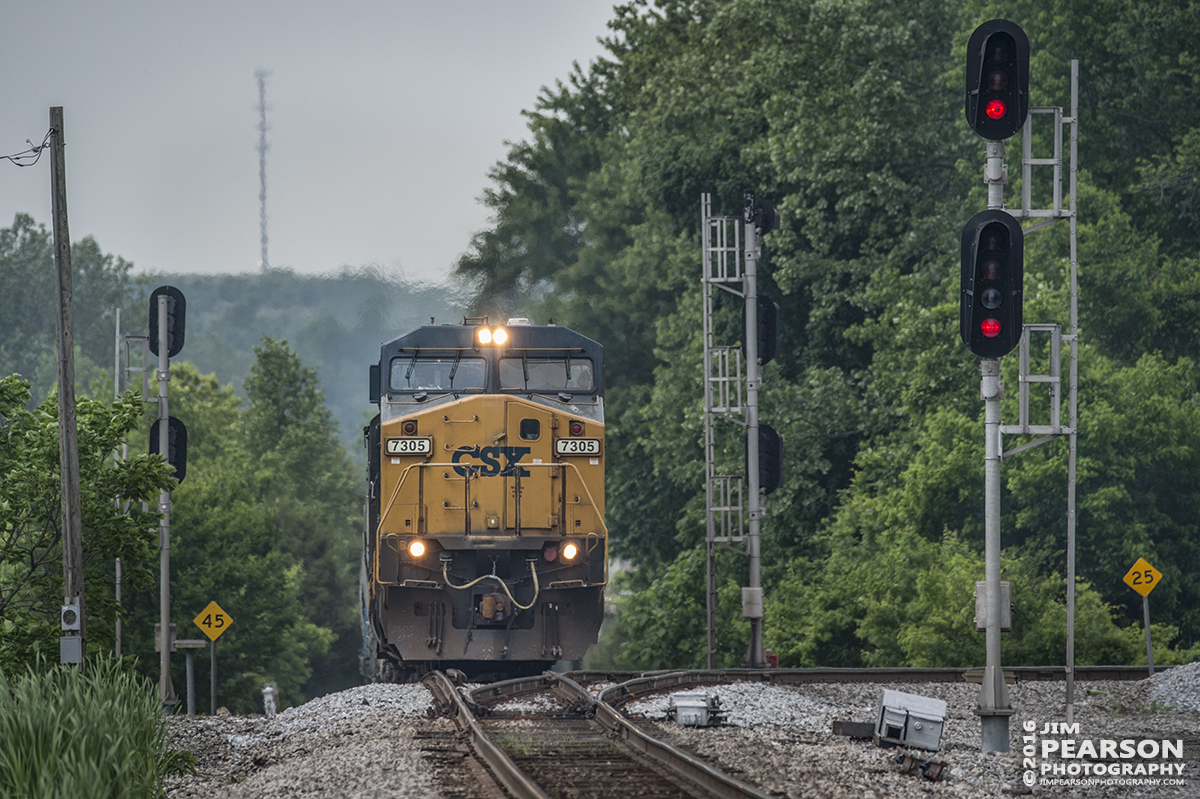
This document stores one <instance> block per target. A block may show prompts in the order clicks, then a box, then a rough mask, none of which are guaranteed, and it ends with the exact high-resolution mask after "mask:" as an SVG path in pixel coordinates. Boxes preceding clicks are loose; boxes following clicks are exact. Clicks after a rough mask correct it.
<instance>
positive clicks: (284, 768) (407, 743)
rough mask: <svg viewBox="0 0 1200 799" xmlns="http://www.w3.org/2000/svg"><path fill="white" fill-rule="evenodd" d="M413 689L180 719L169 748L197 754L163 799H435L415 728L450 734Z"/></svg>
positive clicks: (375, 689) (358, 692) (359, 691)
mask: <svg viewBox="0 0 1200 799" xmlns="http://www.w3.org/2000/svg"><path fill="white" fill-rule="evenodd" d="M429 706H430V696H429V692H428V691H426V690H425V689H424V688H423V687H421V686H420V685H364V686H361V687H358V688H352V689H350V690H347V691H342V692H340V693H336V694H330V695H329V696H324V697H321V698H319V699H314V700H312V701H311V702H308V703H307V704H305V705H301V706H300V707H295V708H289V709H288V710H285V711H283V712H282V713H280V714H279V715H277V716H275V717H274V718H266V717H264V716H208V717H196V718H187V717H186V716H184V717H178V718H176V719H174V720H173V721H172V726H173V729H174V731H175V733H176V738H175V740H174V742H173V744H172V746H173V747H174V748H176V749H184V750H187V751H189V752H192V753H194V754H195V755H196V758H197V760H198V761H199V765H198V768H197V770H198V771H199V777H182V778H178V779H175V780H173V781H172V782H171V783H170V784H168V786H167V795H168V796H169V797H172V799H177V798H180V797H206V799H208V798H210V797H211V798H212V799H218V798H219V799H248V798H249V797H261V796H271V797H275V796H278V797H287V796H302V797H381V799H384V798H386V799H390V798H392V797H395V798H396V799H410V798H411V799H426V798H427V797H436V796H439V795H440V790H439V788H438V786H437V783H436V781H435V778H434V775H433V771H432V769H431V768H430V766H429V764H428V763H426V762H425V761H424V760H423V758H422V757H421V753H420V751H418V749H417V747H416V746H415V745H414V738H415V734H416V732H417V731H418V730H420V729H434V730H445V731H449V730H452V729H453V723H452V722H451V721H449V720H448V719H437V720H429V719H427V718H426V712H427V710H428V708H429Z"/></svg>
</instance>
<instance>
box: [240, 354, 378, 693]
mask: <svg viewBox="0 0 1200 799" xmlns="http://www.w3.org/2000/svg"><path fill="white" fill-rule="evenodd" d="M254 354H255V364H254V367H253V368H252V369H251V370H250V374H249V375H248V376H247V377H246V395H247V397H248V398H249V406H248V407H247V409H246V412H245V414H244V415H243V417H242V419H241V421H240V423H239V429H238V436H239V437H240V439H241V441H242V442H243V445H244V446H245V448H246V452H247V455H248V456H249V458H250V463H251V464H252V468H253V469H254V470H255V472H257V476H258V480H257V481H256V483H257V485H258V486H259V489H258V500H259V502H261V503H262V504H263V506H264V507H266V508H268V509H269V510H270V512H271V514H272V519H273V523H274V526H275V529H276V531H277V535H278V547H279V550H280V552H282V553H283V554H284V555H285V556H287V557H288V558H289V559H290V561H291V562H292V563H294V564H296V566H298V567H300V568H301V569H302V572H300V576H299V577H298V579H299V580H300V585H301V592H302V595H303V596H304V597H305V603H306V606H307V610H306V613H307V615H308V617H309V619H310V620H311V621H312V622H314V623H315V624H317V625H318V626H320V627H323V628H326V629H329V630H331V631H333V633H334V634H335V636H336V639H335V642H334V645H333V648H332V649H331V650H330V653H329V656H328V658H327V659H323V658H316V659H314V663H313V666H314V676H313V679H312V682H311V684H310V685H309V690H310V691H315V692H319V693H325V692H327V691H329V690H336V689H341V688H346V687H349V686H350V685H353V684H355V683H356V682H357V681H358V665H357V658H358V651H359V649H360V647H361V642H362V641H361V639H362V635H361V618H360V615H359V603H358V563H359V557H358V550H359V546H360V542H361V540H362V533H361V529H360V526H361V524H362V502H363V499H362V491H361V490H360V484H359V479H358V476H357V475H356V474H355V473H354V470H353V468H352V466H351V464H350V460H349V458H348V457H347V455H346V450H345V447H344V446H343V445H342V444H341V442H340V441H339V440H338V435H337V424H336V423H335V422H334V421H333V417H332V415H331V414H330V413H329V411H328V410H327V409H326V407H325V398H324V392H323V391H322V389H321V387H320V384H319V382H318V381H317V374H316V371H315V370H314V369H311V368H309V367H306V366H305V365H304V364H302V363H301V361H300V358H299V357H298V356H297V355H296V353H295V351H294V350H292V349H291V348H290V347H288V345H287V342H286V341H280V340H276V339H274V338H272V337H271V336H264V337H263V341H262V346H259V347H255V348H254Z"/></svg>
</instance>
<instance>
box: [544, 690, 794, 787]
mask: <svg viewBox="0 0 1200 799" xmlns="http://www.w3.org/2000/svg"><path fill="white" fill-rule="evenodd" d="M556 676H557V678H558V685H559V686H561V687H563V688H565V689H567V690H568V691H569V692H570V693H571V694H573V695H574V697H575V698H576V701H577V702H585V701H586V702H587V703H589V704H590V705H591V706H592V708H593V710H594V712H595V718H596V721H598V722H599V723H600V724H603V725H604V726H605V727H606V728H608V729H609V730H610V731H611V732H612V733H614V734H615V735H616V736H617V737H618V738H620V739H621V741H622V742H623V743H624V744H625V745H626V746H628V747H629V748H631V749H633V750H634V751H636V752H640V753H641V754H643V755H645V756H647V757H649V758H651V759H652V760H654V761H656V762H657V763H659V764H660V765H662V766H663V767H664V768H667V769H669V770H670V771H672V772H674V773H676V774H679V775H680V776H682V777H684V778H685V779H687V780H688V781H689V782H692V783H694V784H696V785H699V786H700V787H702V788H704V789H705V790H707V791H708V792H710V793H711V794H713V795H714V796H717V797H720V798H721V799H771V795H770V794H767V793H763V792H762V791H760V790H759V789H758V788H755V787H754V786H753V785H749V784H748V783H745V782H742V781H741V780H739V779H737V778H736V777H731V776H730V775H728V774H726V773H725V772H723V771H719V770H717V769H715V768H713V767H712V766H710V765H709V764H708V763H705V762H704V761H703V760H701V759H700V758H698V757H696V756H695V755H691V754H688V753H687V752H685V751H683V750H682V749H679V748H677V747H674V746H672V745H671V744H669V743H667V742H666V741H662V740H659V739H658V738H655V737H654V736H652V735H650V734H648V733H646V732H645V731H643V730H642V729H640V728H639V727H637V726H636V725H634V724H631V723H630V722H629V721H627V720H626V719H625V717H624V716H622V715H621V713H620V712H619V711H618V710H616V709H615V708H614V707H613V706H612V705H610V704H608V703H607V702H606V701H604V695H605V694H606V693H607V692H608V691H609V690H612V689H611V688H610V689H607V690H605V691H601V693H600V697H599V698H593V697H592V695H591V692H589V691H588V690H587V689H586V688H584V687H583V686H581V685H580V684H579V683H577V682H575V681H574V680H572V679H571V678H570V677H568V676H565V675H556Z"/></svg>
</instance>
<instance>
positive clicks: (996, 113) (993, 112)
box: [983, 100, 1008, 119]
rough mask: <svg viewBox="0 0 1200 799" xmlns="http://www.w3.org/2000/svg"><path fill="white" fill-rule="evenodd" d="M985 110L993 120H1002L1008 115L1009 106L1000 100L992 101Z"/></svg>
mask: <svg viewBox="0 0 1200 799" xmlns="http://www.w3.org/2000/svg"><path fill="white" fill-rule="evenodd" d="M983 110H984V113H985V114H987V115H988V116H989V117H991V118H992V119H1001V118H1003V117H1004V115H1005V114H1007V113H1008V106H1006V105H1005V104H1004V103H1003V102H1002V101H1000V100H991V101H989V102H988V104H987V105H986V106H985V107H984V109H983Z"/></svg>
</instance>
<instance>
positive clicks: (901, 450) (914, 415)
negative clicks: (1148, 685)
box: [457, 0, 1200, 667]
mask: <svg viewBox="0 0 1200 799" xmlns="http://www.w3.org/2000/svg"><path fill="white" fill-rule="evenodd" d="M1198 8H1200V6H1198V5H1197V4H1196V3H1194V2H1185V3H1174V4H1166V3H1142V4H1131V3H1125V2H1120V1H1119V0H1111V1H1109V2H1102V3H1101V7H1100V8H1096V7H1095V6H1094V5H1087V6H1084V5H1080V4H1078V3H1072V2H1067V0H1050V2H1038V3H1034V2H1024V1H1023V0H1019V1H1018V2H1013V3H1006V4H1004V7H1003V8H1002V9H997V8H996V7H995V6H994V4H993V5H988V4H983V3H979V4H976V3H971V4H966V5H963V4H960V3H951V2H949V1H948V0H916V2H912V0H909V1H908V2H897V0H854V1H853V2H841V3H819V2H814V1H813V0H657V1H656V2H653V3H651V2H648V0H637V1H636V2H630V3H626V4H624V5H621V6H618V7H617V9H616V11H615V18H614V19H613V21H612V22H611V23H610V27H611V29H612V31H613V35H612V36H611V38H610V39H608V40H607V46H608V51H609V56H608V57H607V58H605V59H602V60H599V61H597V62H596V63H594V64H592V65H591V66H590V67H589V68H588V69H587V70H583V69H577V70H576V71H575V73H574V74H573V75H572V76H571V77H570V79H569V80H568V81H567V82H566V83H560V84H558V85H557V86H556V87H555V88H554V89H552V90H546V91H545V92H544V93H543V95H542V97H541V98H540V99H539V102H538V103H537V105H536V107H535V108H534V110H532V111H530V112H528V114H527V115H528V118H529V128H530V137H529V138H528V139H527V140H526V141H524V142H520V143H518V144H516V145H514V146H513V148H512V150H511V152H510V154H509V158H508V160H507V161H506V162H504V163H501V164H499V165H498V166H497V167H496V168H495V170H493V173H492V178H493V181H494V186H493V188H491V189H490V190H489V191H488V192H487V193H486V195H485V197H484V201H485V202H486V203H487V204H488V205H489V207H490V208H491V209H492V210H493V212H494V214H495V222H494V225H493V226H492V227H491V228H489V229H487V230H484V231H481V232H480V233H479V234H477V235H476V237H475V239H474V241H473V248H472V251H471V252H470V253H469V254H468V255H466V256H465V257H464V258H463V259H462V261H461V262H460V263H459V265H458V269H457V274H458V275H459V276H460V277H462V278H463V279H465V280H467V281H468V283H469V284H470V285H472V286H473V287H474V288H475V290H476V295H475V300H474V303H475V306H476V307H477V309H478V310H480V311H481V312H487V311H489V310H491V309H503V310H504V311H513V310H519V311H521V312H523V314H522V315H530V316H534V317H535V318H539V320H540V321H547V320H548V319H550V318H553V319H554V321H556V322H558V323H560V324H567V325H571V326H573V327H575V328H577V329H579V330H581V331H582V332H584V333H586V334H587V335H590V336H593V337H595V338H596V339H598V340H600V341H601V342H603V343H604V344H605V348H606V349H605V353H606V356H607V360H608V363H607V373H608V374H609V375H610V380H609V384H608V395H607V403H608V412H607V419H608V447H607V455H608V465H609V473H608V493H609V497H608V508H609V510H610V515H611V520H610V530H612V532H613V541H612V544H613V550H614V552H616V553H618V554H620V555H621V556H623V557H628V558H631V559H633V561H634V564H635V565H636V567H637V574H636V575H634V576H633V577H632V578H631V580H630V581H629V586H628V588H629V590H628V591H627V592H624V593H623V595H622V596H623V598H622V599H621V600H620V604H621V606H622V609H623V614H622V616H621V621H620V623H619V624H620V630H619V631H618V633H617V639H619V640H620V641H621V642H622V649H623V657H624V658H625V662H626V663H628V664H630V665H638V666H656V667H669V666H687V665H698V664H700V663H702V662H703V657H702V656H703V653H702V649H703V647H702V638H703V607H704V597H703V590H704V588H703V586H704V577H703V561H704V557H703V550H702V542H703V535H704V518H703V515H704V508H703V501H704V500H703V482H702V480H703V453H702V450H701V441H700V439H701V437H702V435H701V430H702V407H703V389H702V379H701V378H702V367H701V355H702V353H701V347H702V342H701V331H700V327H701V299H700V281H699V277H700V244H699V240H700V231H699V225H700V213H699V210H700V209H699V200H700V194H701V192H706V191H707V192H711V193H713V195H714V197H715V198H716V202H717V204H718V209H726V213H731V214H734V215H736V214H737V213H738V212H739V211H740V200H741V193H742V190H743V189H746V188H753V189H755V190H756V191H757V193H758V195H759V196H761V197H768V198H771V199H772V200H774V201H775V203H776V205H777V206H778V207H779V208H780V210H781V212H782V217H783V227H782V230H780V231H778V232H775V233H772V234H770V236H768V238H767V242H766V247H767V250H766V257H765V258H764V260H763V261H762V262H760V274H764V273H765V275H764V277H763V278H762V279H760V290H761V291H762V292H763V293H766V294H767V295H768V296H771V297H772V298H773V299H776V300H777V301H779V302H780V304H781V306H782V308H783V314H782V319H781V322H782V326H783V331H782V338H783V344H784V346H783V353H782V354H781V356H780V357H779V358H778V359H777V361H776V362H774V363H772V364H770V365H769V366H768V367H767V370H766V376H765V385H764V393H763V395H762V409H763V410H762V418H763V420H764V421H765V422H768V423H770V424H772V425H773V426H775V427H776V428H777V429H779V430H780V431H781V432H782V433H783V435H784V439H785V466H786V479H785V485H784V487H783V488H781V489H780V490H778V491H777V492H775V493H774V494H772V496H771V497H770V500H769V503H768V508H769V515H768V518H767V520H766V521H765V523H764V526H763V535H764V544H763V548H764V552H766V553H769V554H768V556H767V557H766V558H765V560H764V581H765V584H766V588H767V596H768V607H767V619H766V639H767V645H768V646H770V647H774V648H775V649H776V651H778V652H779V653H780V655H781V658H782V662H783V663H784V664H785V665H891V664H901V663H907V664H913V665H919V664H930V665H952V664H953V665H958V664H962V663H975V662H978V661H980V660H981V659H982V654H981V653H982V636H981V635H978V634H977V633H975V631H974V624H973V609H974V601H973V598H972V593H973V587H974V585H973V584H974V581H975V580H976V579H981V578H982V515H983V514H982V494H983V457H982V455H983V432H982V431H983V426H982V403H981V402H980V401H979V398H978V397H979V395H978V381H979V374H978V367H977V365H976V359H975V358H974V357H973V356H971V355H970V353H968V352H967V351H966V350H965V348H964V347H962V345H961V342H960V341H959V340H958V332H957V325H958V319H957V315H958V313H957V308H958V297H957V295H958V271H959V267H958V236H959V231H960V230H961V229H962V225H963V223H964V222H965V221H966V219H967V218H968V217H970V216H971V214H972V213H973V212H974V211H976V210H979V209H982V208H984V207H985V206H986V195H985V191H984V186H983V185H982V182H981V181H980V174H981V169H982V160H983V159H982V141H981V140H979V139H978V138H977V137H976V136H975V135H974V134H973V133H971V132H970V131H969V129H968V128H967V126H966V124H965V120H964V119H963V114H962V107H963V100H962V91H963V89H962V82H963V66H962V65H963V61H964V54H965V49H966V41H967V38H968V36H969V35H970V32H971V31H972V30H973V29H974V28H975V27H976V26H977V25H978V24H980V23H981V22H983V21H985V20H987V19H990V18H992V17H995V16H1004V17H1005V18H1007V19H1012V20H1014V21H1016V22H1018V23H1019V24H1021V25H1022V26H1023V27H1024V29H1025V30H1026V32H1027V33H1028V34H1029V36H1030V39H1031V43H1032V51H1033V65H1032V77H1033V80H1032V86H1031V104H1032V105H1042V106H1044V105H1062V106H1067V105H1069V102H1070V98H1069V91H1068V87H1069V63H1068V62H1069V61H1070V59H1072V58H1077V59H1079V61H1080V64H1081V67H1080V85H1081V93H1080V105H1081V108H1080V128H1081V130H1082V131H1083V135H1082V136H1081V138H1080V162H1081V164H1082V166H1083V170H1082V171H1081V172H1080V176H1079V197H1078V198H1077V199H1078V207H1079V210H1080V225H1079V274H1080V290H1079V309H1080V328H1081V337H1080V366H1079V371H1080V381H1079V385H1080V431H1079V453H1080V454H1079V481H1078V528H1077V529H1078V540H1079V554H1078V573H1079V579H1080V582H1079V585H1078V593H1077V595H1078V610H1077V614H1078V615H1077V624H1078V628H1077V629H1078V631H1079V632H1078V640H1077V653H1078V657H1079V660H1080V662H1088V661H1095V662H1099V661H1112V662H1130V661H1132V660H1135V659H1136V658H1138V657H1139V655H1138V646H1137V640H1138V639H1137V636H1138V634H1139V629H1140V597H1137V596H1136V595H1135V594H1133V593H1132V592H1130V591H1129V590H1128V588H1126V587H1125V586H1124V584H1123V583H1121V576H1122V575H1123V574H1124V573H1125V571H1126V570H1127V569H1128V568H1129V566H1130V565H1131V564H1132V563H1133V561H1134V560H1135V559H1136V558H1137V557H1138V556H1143V557H1146V558H1147V559H1148V560H1150V561H1151V562H1152V563H1155V564H1156V565H1159V564H1161V565H1159V568H1160V569H1161V570H1162V571H1163V572H1164V576H1165V579H1164V581H1163V585H1162V587H1160V588H1159V589H1157V591H1156V592H1155V595H1154V601H1153V603H1152V605H1153V608H1154V611H1153V614H1154V615H1153V618H1154V620H1155V621H1156V622H1162V624H1163V627H1162V628H1161V629H1160V630H1159V636H1158V640H1159V642H1160V643H1162V644H1164V646H1165V645H1166V644H1168V643H1169V644H1173V645H1175V646H1177V647H1179V650H1177V651H1175V652H1174V654H1171V653H1168V652H1166V651H1165V650H1164V652H1163V654H1162V656H1163V657H1187V656H1189V655H1188V653H1187V652H1186V651H1184V650H1186V649H1187V648H1190V647H1194V646H1196V645H1197V636H1200V616H1198V615H1197V611H1196V610H1195V609H1196V608H1197V607H1200V579H1198V578H1197V574H1196V573H1195V570H1194V568H1192V567H1191V566H1190V565H1189V564H1194V563H1196V562H1200V558H1198V554H1200V553H1197V551H1196V548H1197V546H1200V525H1198V524H1197V520H1196V516H1195V513H1194V510H1189V509H1194V508H1195V507H1196V504H1197V501H1198V500H1200V497H1197V496H1196V489H1195V488H1194V485H1193V483H1194V480H1192V479H1191V478H1192V477H1193V476H1194V475H1195V474H1196V473H1197V467H1200V463H1197V462H1196V458H1197V453H1198V452H1200V427H1198V426H1197V418H1198V417H1197V414H1198V413H1200V399H1198V398H1200V373H1198V372H1197V369H1196V366H1195V363H1194V361H1193V360H1192V359H1193V358H1194V354H1195V351H1196V345H1197V344H1198V343H1200V341H1198V336H1197V333H1198V330H1197V319H1200V315H1197V311H1198V310H1200V307H1198V306H1197V300H1196V297H1197V296H1198V295H1197V288H1198V286H1197V277H1196V274H1197V271H1198V270H1197V269H1196V266H1197V264H1196V256H1195V253H1196V251H1197V244H1198V242H1197V240H1196V236H1197V232H1196V231H1197V230H1198V229H1200V228H1197V225H1196V221H1197V216H1196V211H1195V208H1196V206H1195V187H1196V185H1197V181H1198V180H1200V178H1198V175H1200V172H1198V169H1200V160H1198V159H1197V152H1200V150H1198V148H1197V142H1198V141H1200V138H1198V137H1200V134H1198V133H1197V131H1198V130H1200V103H1198V102H1196V101H1197V97H1196V87H1197V85H1200V62H1197V61H1196V59H1195V57H1194V54H1192V53H1191V49H1192V48H1191V38H1192V37H1191V34H1192V33H1194V32H1195V31H1196V30H1197V22H1200V19H1198V14H1200V11H1198V10H1197V9H1198ZM1045 119H1046V117H1038V118H1036V119H1035V121H1034V122H1033V123H1032V124H1033V125H1034V127H1033V139H1034V149H1035V153H1039V154H1040V153H1048V152H1050V151H1051V150H1052V142H1051V138H1050V136H1051V132H1050V126H1049V125H1046V124H1045ZM1019 151H1020V148H1019V139H1014V140H1013V142H1012V146H1010V148H1009V152H1010V158H1011V156H1012V154H1013V153H1014V152H1015V153H1018V154H1019ZM1010 163H1011V161H1010ZM1018 166H1019V164H1018ZM1018 166H1010V181H1009V184H1008V186H1007V188H1006V191H1007V192H1008V196H1009V197H1010V198H1012V197H1018V196H1019V194H1018V192H1019V191H1020V179H1019V173H1020V170H1019V168H1018ZM1032 188H1033V191H1034V196H1035V202H1036V203H1037V204H1038V205H1045V204H1046V203H1047V202H1048V199H1047V198H1048V196H1049V189H1048V182H1047V181H1046V180H1042V179H1040V178H1036V177H1035V182H1034V185H1033V187H1032ZM1011 202H1014V203H1015V202H1016V201H1015V200H1013V201H1011ZM1026 249H1027V254H1026V278H1025V281H1026V282H1025V294H1026V312H1025V319H1026V322H1056V323H1059V324H1062V325H1064V327H1065V326H1066V324H1067V321H1068V315H1067V309H1068V293H1069V286H1068V282H1069V281H1068V277H1067V275H1068V266H1069V264H1068V258H1069V255H1068V246H1067V231H1066V225H1065V224H1058V225H1054V226H1051V227H1049V228H1046V229H1044V230H1041V231H1039V232H1036V233H1031V234H1030V235H1029V236H1028V238H1027V240H1026ZM720 314H722V317H721V321H720V324H723V325H726V326H730V327H731V326H734V325H736V324H737V316H736V315H737V309H736V306H735V305H734V304H733V303H729V302H724V303H722V304H721V305H720ZM1043 338H1044V337H1043ZM1034 351H1035V360H1036V359H1039V358H1040V359H1041V360H1042V364H1040V366H1041V369H1042V371H1044V368H1045V365H1044V360H1045V358H1046V355H1045V342H1044V340H1039V339H1035V340H1034ZM1004 379H1005V382H1006V383H1007V384H1008V385H1009V386H1010V387H1014V388H1013V389H1012V390H1010V391H1009V394H1008V398H1007V399H1006V400H1005V404H1004V417H1005V419H1006V420H1011V419H1013V418H1014V417H1015V415H1016V399H1015V398H1016V393H1017V392H1016V391H1015V386H1016V385H1017V383H1018V381H1017V376H1016V358H1015V357H1013V358H1008V359H1006V360H1005V363H1004ZM1038 403H1039V404H1038V406H1037V408H1036V410H1035V414H1037V415H1038V416H1039V419H1041V421H1042V422H1043V423H1044V420H1045V418H1046V417H1047V416H1048V413H1049V409H1048V403H1047V401H1046V399H1045V395H1044V394H1042V395H1041V396H1040V398H1039V399H1038ZM1035 421H1037V420H1035ZM719 457H720V459H721V460H722V467H723V468H726V469H728V470H730V471H731V472H733V473H737V472H740V471H741V468H742V467H741V461H742V457H743V455H742V449H741V444H740V442H739V440H738V436H737V431H734V430H729V431H726V433H725V434H724V439H723V440H722V442H721V446H720V455H719ZM1066 460H1067V456H1066V446H1065V442H1063V441H1058V442H1053V443H1051V444H1048V445H1045V446H1042V447H1040V448H1038V449H1035V450H1031V451H1027V452H1023V453H1021V454H1019V455H1017V456H1015V457H1013V458H1010V459H1008V460H1007V461H1006V462H1005V465H1004V479H1005V491H1004V496H1003V498H1002V507H1003V509H1004V517H1003V540H1004V545H1005V547H1006V551H1005V557H1006V561H1005V567H1004V573H1005V579H1010V580H1012V582H1013V584H1014V602H1015V604H1016V606H1017V610H1016V617H1015V618H1014V632H1013V633H1012V634H1010V635H1006V636H1005V640H1004V646H1005V650H1006V653H1005V657H1006V658H1007V660H1006V662H1039V663H1054V662H1062V658H1063V657H1064V652H1063V641H1064V637H1065V624H1064V623H1063V620H1064V618H1065V604H1064V603H1065V581H1064V578H1063V576H1062V575H1063V574H1065V571H1066V564H1065V561H1064V550H1065V535H1066V532H1065V531H1066V519H1065V516H1066V513H1065V508H1066ZM744 569H745V565H744V561H742V560H741V559H740V558H738V557H737V556H734V555H728V554H725V553H723V554H722V560H721V562H720V574H721V584H722V589H721V622H720V627H719V634H720V637H721V640H722V644H721V651H722V658H723V660H724V661H725V662H726V663H736V662H740V659H741V654H742V652H744V635H745V631H744V628H743V626H742V622H741V619H739V618H737V616H738V609H737V595H736V587H737V585H739V584H741V582H742V581H743V580H744V578H745V575H744ZM1164 639H1165V640H1164ZM1192 652H1193V654H1194V652H1195V650H1192ZM1140 657H1143V658H1144V654H1142V655H1140Z"/></svg>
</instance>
